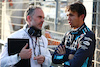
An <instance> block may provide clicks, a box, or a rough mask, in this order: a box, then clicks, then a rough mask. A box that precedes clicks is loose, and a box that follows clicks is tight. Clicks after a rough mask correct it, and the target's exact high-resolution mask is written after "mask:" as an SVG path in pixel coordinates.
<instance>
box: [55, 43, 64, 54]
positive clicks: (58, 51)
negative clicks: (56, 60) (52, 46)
mask: <svg viewBox="0 0 100 67" xmlns="http://www.w3.org/2000/svg"><path fill="white" fill-rule="evenodd" d="M57 53H58V54H65V53H66V49H65V45H63V46H59V48H58V50H57Z"/></svg>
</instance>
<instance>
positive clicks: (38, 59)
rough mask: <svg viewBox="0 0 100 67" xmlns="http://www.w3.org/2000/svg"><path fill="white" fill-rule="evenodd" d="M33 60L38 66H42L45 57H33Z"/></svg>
mask: <svg viewBox="0 0 100 67" xmlns="http://www.w3.org/2000/svg"><path fill="white" fill-rule="evenodd" d="M34 60H37V62H38V64H42V63H43V62H44V61H45V57H44V56H42V55H39V56H36V57H34Z"/></svg>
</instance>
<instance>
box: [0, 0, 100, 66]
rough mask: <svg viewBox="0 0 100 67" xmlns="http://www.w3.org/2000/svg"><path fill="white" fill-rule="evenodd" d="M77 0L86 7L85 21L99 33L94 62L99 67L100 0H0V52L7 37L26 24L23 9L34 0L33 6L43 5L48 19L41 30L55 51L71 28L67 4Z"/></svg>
mask: <svg viewBox="0 0 100 67" xmlns="http://www.w3.org/2000/svg"><path fill="white" fill-rule="evenodd" d="M74 1H81V2H82V3H83V4H84V5H85V7H86V10H87V16H86V18H85V23H86V25H87V26H88V27H89V28H90V29H91V30H92V31H93V32H94V33H95V35H96V49H95V53H94V57H93V60H92V62H93V65H92V66H93V67H100V19H99V18H100V0H0V53H1V51H2V48H3V46H4V43H5V41H6V38H7V37H8V36H9V35H10V34H11V33H13V32H15V31H17V30H19V29H21V28H23V25H24V24H25V23H26V22H25V20H24V11H25V10H26V8H27V7H28V6H29V4H30V3H32V2H34V4H33V5H34V6H40V7H41V8H42V9H43V11H44V14H45V22H44V24H43V27H42V34H43V35H44V36H46V38H47V39H48V49H49V50H50V52H51V54H52V53H53V52H54V49H55V47H57V45H59V44H60V42H61V40H62V38H63V36H64V34H65V33H66V32H67V31H69V30H70V26H69V24H68V22H67V19H66V18H67V16H66V13H65V8H66V5H68V4H70V3H72V2H74ZM52 66H54V67H63V64H61V65H55V64H52Z"/></svg>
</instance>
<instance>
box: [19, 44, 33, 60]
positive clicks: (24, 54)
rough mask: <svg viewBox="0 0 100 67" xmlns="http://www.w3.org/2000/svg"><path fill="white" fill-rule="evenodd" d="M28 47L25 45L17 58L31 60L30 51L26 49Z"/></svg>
mask: <svg viewBox="0 0 100 67" xmlns="http://www.w3.org/2000/svg"><path fill="white" fill-rule="evenodd" d="M27 47H28V44H26V45H25V46H24V47H23V48H22V50H21V52H20V53H19V56H20V57H21V59H29V58H31V55H32V49H26V48H27Z"/></svg>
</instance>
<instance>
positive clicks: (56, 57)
mask: <svg viewBox="0 0 100 67" xmlns="http://www.w3.org/2000/svg"><path fill="white" fill-rule="evenodd" d="M59 46H62V44H60V45H59ZM59 46H58V47H57V48H56V50H55V52H54V54H53V56H52V62H53V63H54V64H62V63H64V62H65V61H67V60H68V55H69V49H66V54H58V53H57V50H58V48H59Z"/></svg>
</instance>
